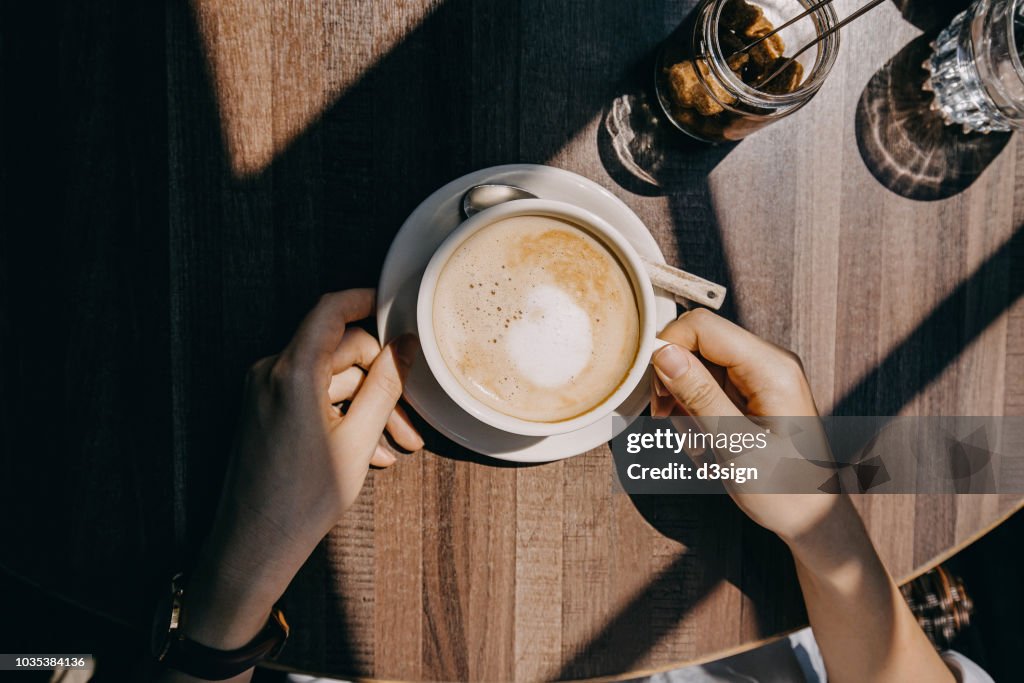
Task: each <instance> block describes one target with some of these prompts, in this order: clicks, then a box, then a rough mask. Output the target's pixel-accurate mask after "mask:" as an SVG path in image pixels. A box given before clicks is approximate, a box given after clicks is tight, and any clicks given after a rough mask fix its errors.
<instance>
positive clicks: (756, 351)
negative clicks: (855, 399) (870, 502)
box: [651, 309, 856, 542]
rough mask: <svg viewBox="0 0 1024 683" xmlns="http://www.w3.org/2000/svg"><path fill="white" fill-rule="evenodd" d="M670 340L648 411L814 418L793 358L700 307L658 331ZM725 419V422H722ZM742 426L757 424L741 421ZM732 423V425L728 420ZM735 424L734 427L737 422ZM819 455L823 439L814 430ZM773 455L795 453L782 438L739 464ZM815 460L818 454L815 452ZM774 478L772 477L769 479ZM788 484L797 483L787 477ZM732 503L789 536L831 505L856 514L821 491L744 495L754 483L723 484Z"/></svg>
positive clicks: (657, 363)
mask: <svg viewBox="0 0 1024 683" xmlns="http://www.w3.org/2000/svg"><path fill="white" fill-rule="evenodd" d="M660 336H661V338H662V339H664V340H665V341H668V342H671V343H670V344H669V345H668V346H666V347H664V348H663V349H661V350H660V351H658V353H656V354H655V355H654V359H653V363H654V368H655V370H656V372H657V376H656V378H655V380H654V381H655V386H654V392H653V394H654V396H653V400H652V403H651V414H652V415H653V416H656V417H657V416H667V415H671V414H672V413H673V412H678V410H679V409H680V408H681V409H682V412H683V413H685V414H687V415H690V416H692V417H693V418H694V419H695V420H696V421H697V422H698V423H701V422H703V423H704V424H705V425H706V424H707V422H708V421H709V418H740V417H742V416H757V417H816V416H817V415H818V410H817V407H816V406H815V405H814V398H813V396H812V395H811V389H810V385H809V384H808V382H807V378H806V376H805V375H804V371H803V367H802V366H801V364H800V360H799V358H797V356H796V355H795V354H793V353H791V352H789V351H786V350H785V349H782V348H779V347H778V346H775V345H774V344H771V343H769V342H767V341H765V340H763V339H761V338H760V337H757V336H756V335H754V334H752V333H750V332H748V331H747V330H744V329H743V328H741V327H739V326H738V325H735V324H734V323H731V322H729V321H728V320H725V319H724V318H721V317H719V316H717V315H715V314H714V313H711V312H710V311H708V310H706V309H695V310H693V311H689V312H687V313H684V314H683V315H682V316H680V318H679V319H678V320H676V321H675V322H673V323H671V324H670V325H669V326H668V327H667V328H665V330H664V331H663V332H662V333H661V335H660ZM725 424H728V423H725ZM740 424H742V425H743V429H748V428H749V429H750V430H756V429H758V427H757V425H754V424H753V423H746V421H745V420H744V421H742V422H741V423H740ZM729 426H732V425H729ZM737 426H739V425H737ZM820 440H821V449H822V450H823V451H824V452H822V453H820V454H816V455H820V459H826V458H827V449H828V442H827V440H826V439H825V436H824V433H822V434H821V437H820ZM779 457H791V458H802V456H801V455H800V454H799V453H797V452H796V449H795V448H794V447H792V444H791V443H789V442H788V441H787V440H784V439H779V440H776V441H773V442H772V448H771V449H769V450H768V451H767V452H756V451H754V452H749V454H748V455H745V456H744V457H743V460H744V462H743V464H744V465H747V464H750V465H755V466H757V465H760V467H759V469H760V470H762V471H769V470H770V469H771V466H773V465H774V462H772V460H774V459H776V458H779ZM816 459H819V458H816ZM802 471H803V472H804V473H805V474H807V476H808V481H820V480H822V479H825V478H827V473H825V472H824V471H823V470H822V469H821V468H819V467H818V466H817V465H814V464H812V463H810V462H809V461H808V462H807V467H806V468H804V469H803V470H802ZM773 483H777V482H773ZM790 484H791V485H792V486H794V487H795V488H801V485H802V483H798V482H796V481H791V482H790ZM727 488H728V489H729V493H730V494H731V495H732V497H733V499H734V500H735V501H736V503H737V504H738V505H739V506H740V508H742V509H743V511H744V512H746V513H747V515H748V516H750V517H751V518H752V519H753V520H754V521H755V522H757V523H758V524H760V525H762V526H764V527H766V528H768V529H770V530H771V531H774V532H775V533H777V534H778V535H779V536H780V537H782V539H783V540H785V541H787V542H790V541H792V540H794V539H797V538H799V537H800V536H801V535H803V534H804V533H806V532H807V531H808V530H810V529H812V528H814V527H815V526H817V525H818V524H819V523H820V522H821V521H822V520H823V519H824V518H825V517H826V516H828V515H829V514H831V513H833V512H835V511H836V510H837V507H838V508H846V509H847V512H848V513H852V514H856V513H855V512H854V511H853V509H852V506H849V505H848V503H844V500H845V497H841V496H838V495H829V494H823V493H793V494H777V493H751V492H750V491H751V490H755V489H756V488H757V485H756V484H755V485H750V484H747V485H744V486H728V485H727Z"/></svg>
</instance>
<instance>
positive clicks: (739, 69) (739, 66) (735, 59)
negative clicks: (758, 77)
mask: <svg viewBox="0 0 1024 683" xmlns="http://www.w3.org/2000/svg"><path fill="white" fill-rule="evenodd" d="M749 61H750V55H748V54H747V53H746V52H737V53H736V54H734V55H732V56H731V57H729V59H727V60H726V62H727V63H728V64H729V68H730V69H732V70H733V71H734V72H735V73H736V75H737V76H739V77H740V78H743V67H745V66H746V65H747V62H749Z"/></svg>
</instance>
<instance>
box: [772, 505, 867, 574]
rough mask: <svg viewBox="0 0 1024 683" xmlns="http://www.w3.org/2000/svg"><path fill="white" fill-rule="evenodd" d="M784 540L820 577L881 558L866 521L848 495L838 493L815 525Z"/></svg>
mask: <svg viewBox="0 0 1024 683" xmlns="http://www.w3.org/2000/svg"><path fill="white" fill-rule="evenodd" d="M782 540H783V541H784V542H785V543H786V545H787V546H788V547H789V549H790V552H792V553H793V558H794V560H795V561H796V562H797V564H798V565H801V566H803V567H804V568H805V569H807V570H808V571H810V572H811V573H813V574H815V575H819V576H827V575H829V574H838V573H842V572H844V571H850V570H856V568H857V567H858V566H859V565H861V564H862V563H863V561H872V562H877V561H878V554H877V552H876V551H875V548H874V545H873V544H872V542H871V538H870V537H869V536H868V533H867V529H866V528H865V527H864V522H863V520H862V519H861V517H860V515H859V514H858V513H857V510H856V508H854V506H853V503H852V501H851V500H850V499H849V497H847V496H837V497H836V501H835V504H834V505H832V506H831V507H830V508H829V509H828V511H827V512H826V513H825V514H824V515H823V516H822V517H821V519H819V520H818V521H817V522H816V523H815V524H814V525H812V526H810V527H809V528H807V529H806V530H804V531H802V532H801V533H799V534H795V535H793V536H790V537H783V539H782Z"/></svg>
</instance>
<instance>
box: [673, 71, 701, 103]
mask: <svg viewBox="0 0 1024 683" xmlns="http://www.w3.org/2000/svg"><path fill="white" fill-rule="evenodd" d="M668 83H669V86H670V88H671V92H672V99H673V100H675V103H676V104H678V105H679V106H681V107H690V108H691V109H692V108H694V107H696V106H697V104H696V103H697V92H698V91H699V90H700V89H701V85H700V81H699V80H698V79H697V72H696V70H695V69H694V66H693V62H679V63H678V64H673V65H672V66H671V67H670V68H669V70H668Z"/></svg>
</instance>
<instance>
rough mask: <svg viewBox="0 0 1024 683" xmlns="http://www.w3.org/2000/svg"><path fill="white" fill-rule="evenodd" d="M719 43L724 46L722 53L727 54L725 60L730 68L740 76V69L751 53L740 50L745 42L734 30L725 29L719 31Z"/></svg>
mask: <svg viewBox="0 0 1024 683" xmlns="http://www.w3.org/2000/svg"><path fill="white" fill-rule="evenodd" d="M718 43H719V45H721V47H722V54H724V55H725V56H726V58H725V61H726V62H727V63H728V64H729V68H730V69H732V70H733V71H735V72H736V75H738V76H739V75H740V71H741V70H742V69H743V67H744V66H745V65H746V63H747V62H748V61H749V60H750V55H748V54H747V53H746V52H740V50H742V49H743V46H744V45H745V43H744V42H743V41H742V40H740V37H739V36H737V35H736V34H735V33H733V32H732V31H724V30H723V31H719V32H718ZM741 77H742V76H741Z"/></svg>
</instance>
